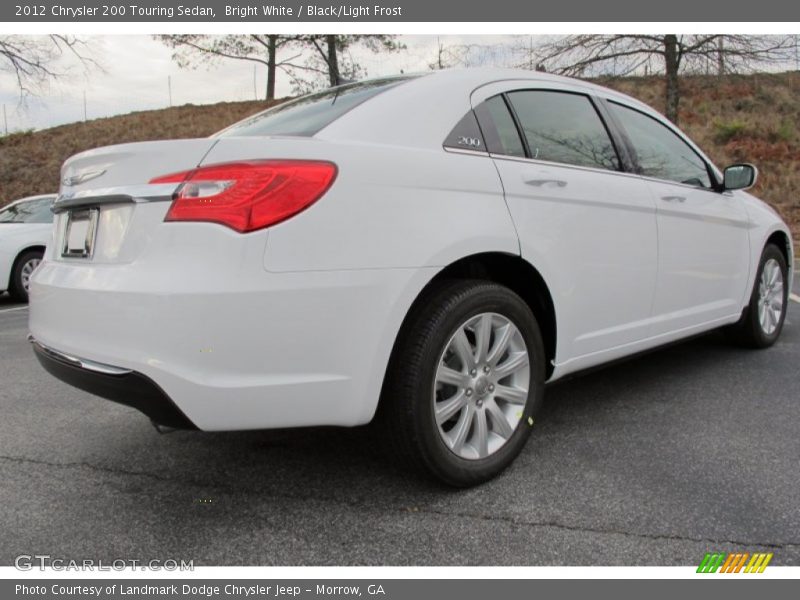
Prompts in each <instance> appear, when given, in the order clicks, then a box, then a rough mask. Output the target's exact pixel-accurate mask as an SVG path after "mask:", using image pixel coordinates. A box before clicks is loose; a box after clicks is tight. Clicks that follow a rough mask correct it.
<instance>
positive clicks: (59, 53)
mask: <svg viewBox="0 0 800 600" xmlns="http://www.w3.org/2000/svg"><path fill="white" fill-rule="evenodd" d="M65 55H72V56H73V57H75V58H77V59H78V60H79V61H80V63H81V64H83V65H84V66H85V67H89V66H99V65H98V64H97V62H96V61H95V60H94V59H92V58H91V56H90V55H89V50H88V43H87V42H86V41H85V40H83V39H82V38H79V37H76V36H72V35H40V36H27V35H6V36H0V70H2V71H6V72H8V73H11V74H12V75H13V76H14V77H15V78H16V80H17V87H18V88H19V93H20V97H21V98H24V97H25V96H27V95H30V94H35V93H36V92H37V90H38V89H39V88H40V87H41V86H42V85H43V84H45V83H46V82H48V81H52V80H54V79H58V78H59V77H63V76H64V75H66V73H67V69H66V68H64V67H63V66H62V65H58V61H59V59H60V58H62V57H63V56H65Z"/></svg>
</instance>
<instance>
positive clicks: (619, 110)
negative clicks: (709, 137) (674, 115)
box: [608, 102, 712, 188]
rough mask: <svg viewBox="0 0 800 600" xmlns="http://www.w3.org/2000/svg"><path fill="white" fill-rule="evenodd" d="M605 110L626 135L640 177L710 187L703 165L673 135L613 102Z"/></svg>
mask: <svg viewBox="0 0 800 600" xmlns="http://www.w3.org/2000/svg"><path fill="white" fill-rule="evenodd" d="M608 107H609V110H611V112H612V113H613V114H614V116H615V117H616V118H617V119H618V120H619V121H620V122H621V123H622V126H623V127H624V128H625V131H626V132H627V134H628V138H629V139H630V141H631V144H632V145H633V149H634V151H635V152H636V158H637V161H638V164H639V173H640V174H641V175H645V176H646V177H654V178H656V179H666V180H667V181H674V182H676V183H683V184H686V185H694V186H697V187H703V188H710V187H712V184H711V178H710V176H709V174H708V166H707V165H706V163H705V161H704V160H703V159H702V158H700V156H699V155H698V154H697V152H695V151H694V150H693V149H692V147H691V146H689V144H687V143H686V142H685V141H684V140H682V139H681V138H680V137H679V136H678V135H676V134H675V132H673V131H672V130H671V129H669V128H668V127H667V126H665V125H664V124H663V123H660V122H658V121H657V120H656V119H654V118H652V117H649V116H647V115H646V114H644V113H641V112H639V111H638V110H635V109H633V108H628V107H626V106H622V105H621V104H617V103H616V102H609V103H608Z"/></svg>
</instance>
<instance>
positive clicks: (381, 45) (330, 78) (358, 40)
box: [294, 34, 405, 92]
mask: <svg viewBox="0 0 800 600" xmlns="http://www.w3.org/2000/svg"><path fill="white" fill-rule="evenodd" d="M296 39H297V40H298V41H299V42H300V43H302V44H305V45H306V47H308V48H309V49H310V50H311V55H310V56H309V57H308V58H307V60H306V62H305V63H304V65H303V67H304V69H305V71H306V73H317V74H318V75H325V76H327V83H328V84H329V85H331V86H334V85H340V84H341V83H344V82H346V81H351V80H355V79H359V78H360V77H363V76H364V75H366V70H365V69H364V68H363V67H362V66H361V65H360V64H359V63H358V62H357V61H356V60H355V59H354V58H353V55H352V52H351V51H352V49H353V48H356V47H358V48H362V49H365V50H368V51H370V52H372V53H378V52H398V51H400V50H404V49H405V45H403V44H401V43H399V42H397V36H394V35H333V34H322V35H300V36H297V38H296ZM315 87H319V79H318V80H317V81H313V80H312V81H302V80H301V78H299V77H294V88H295V91H298V92H304V91H308V90H310V89H313V88H315Z"/></svg>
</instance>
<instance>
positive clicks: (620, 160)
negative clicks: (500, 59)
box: [478, 86, 633, 173]
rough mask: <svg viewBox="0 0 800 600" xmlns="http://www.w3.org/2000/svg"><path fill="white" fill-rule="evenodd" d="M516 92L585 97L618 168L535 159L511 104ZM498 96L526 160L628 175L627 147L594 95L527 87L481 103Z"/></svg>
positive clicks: (499, 94)
mask: <svg viewBox="0 0 800 600" xmlns="http://www.w3.org/2000/svg"><path fill="white" fill-rule="evenodd" d="M515 92H554V93H559V94H572V95H574V96H583V97H584V98H586V99H587V100H588V101H589V103H590V104H591V106H592V107H593V108H594V111H595V114H596V115H597V118H598V119H599V120H600V123H601V124H602V126H603V129H604V130H605V132H606V135H608V138H609V141H610V142H611V146H612V147H613V148H614V152H615V154H616V156H617V168H616V169H606V168H603V167H592V166H587V165H574V164H570V163H564V162H557V161H550V160H543V159H540V158H533V156H532V154H531V150H530V146H529V145H528V140H527V138H526V137H525V134H524V133H523V130H522V123H521V122H520V119H519V116H518V115H517V112H516V110H515V109H514V106H513V104H512V103H511V100H510V98H509V97H508V94H512V93H515ZM496 96H500V97H502V98H503V102H505V105H506V108H507V109H508V112H509V113H510V114H511V119H512V120H513V122H514V127H515V129H516V130H517V136H518V137H519V139H520V142H521V143H522V148H523V150H524V152H525V156H524V159H525V160H534V161H537V162H546V163H550V164H554V165H560V166H564V167H571V168H579V169H591V170H596V171H602V172H605V173H627V172H628V168H630V167H631V166H632V164H633V163H632V161H631V158H630V156H629V155H628V152H627V150H628V149H627V146H626V145H625V144H624V143H622V140H621V139H620V138H619V136H618V135H616V133H617V132H616V130H615V128H614V127H611V126H610V123H609V121H608V119H607V118H606V117H605V114H606V111H605V110H603V109H604V108H605V107H603V108H602V109H601V108H600V106H599V103H598V98H597V97H595V96H593V95H592V94H589V93H586V92H583V91H576V90H560V89H555V88H550V87H538V86H537V87H525V88H515V89H513V90H505V91H503V92H500V93H498V94H494V95H493V96H490V97H488V98H485V99H484V100H482V101H481V103H483V102H487V101H488V100H490V99H492V98H495V97H496ZM478 125H479V127H481V129H483V126H484V124H483V123H481V121H480V119H479V120H478ZM486 135H487V134H486V132H484V137H486ZM489 135H496V133H495V132H492V133H491V134H489ZM490 155H491V156H493V157H497V158H509V159H516V160H519V159H521V158H523V157H518V156H511V155H506V154H497V153H490Z"/></svg>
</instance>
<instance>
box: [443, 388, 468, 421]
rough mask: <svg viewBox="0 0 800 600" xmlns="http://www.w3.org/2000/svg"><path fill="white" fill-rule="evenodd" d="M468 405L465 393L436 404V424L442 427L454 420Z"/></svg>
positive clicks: (458, 393)
mask: <svg viewBox="0 0 800 600" xmlns="http://www.w3.org/2000/svg"><path fill="white" fill-rule="evenodd" d="M466 405H467V396H466V394H464V392H463V391H459V392H457V393H456V394H455V395H454V396H453V397H451V398H448V399H447V400H442V401H441V402H437V403H436V423H437V425H441V424H442V423H446V422H447V421H449V420H450V419H452V418H453V417H454V416H455V415H456V414H458V412H459V411H461V410H463V409H464V407H465V406H466Z"/></svg>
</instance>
